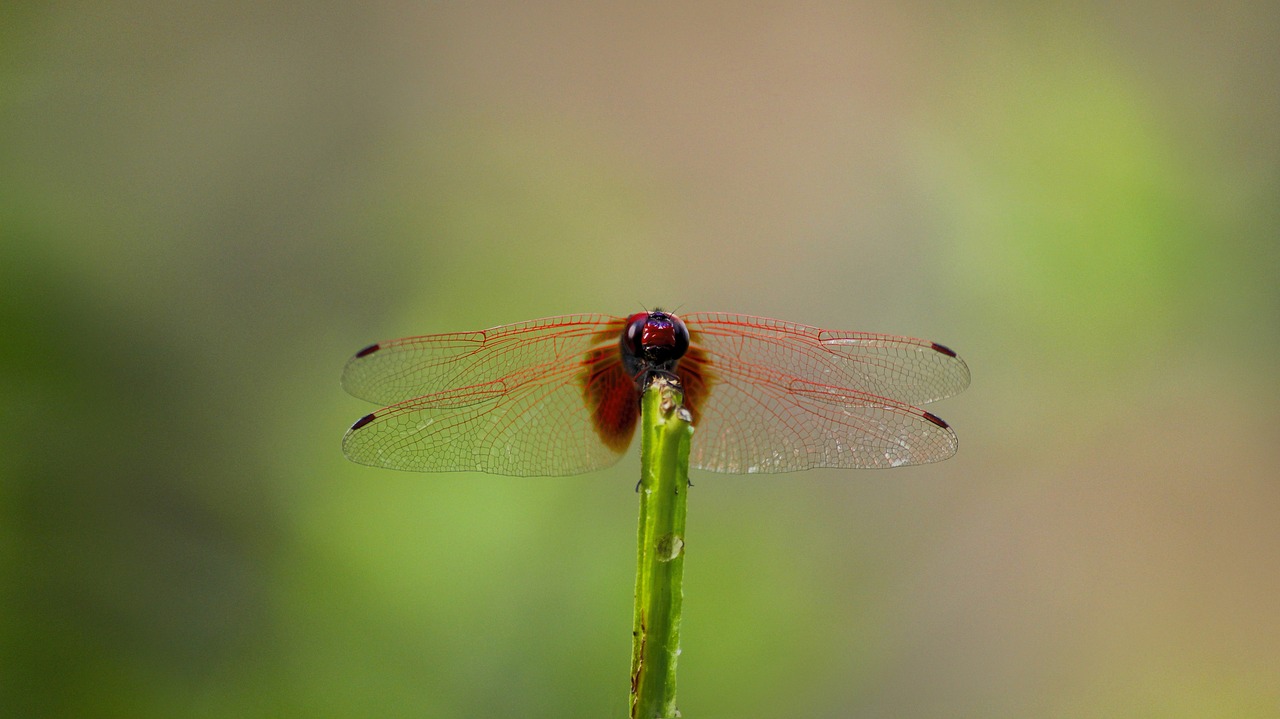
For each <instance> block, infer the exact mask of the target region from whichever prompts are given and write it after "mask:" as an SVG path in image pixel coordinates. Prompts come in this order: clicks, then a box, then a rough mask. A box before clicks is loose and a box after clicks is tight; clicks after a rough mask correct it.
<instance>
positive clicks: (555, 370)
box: [342, 362, 638, 476]
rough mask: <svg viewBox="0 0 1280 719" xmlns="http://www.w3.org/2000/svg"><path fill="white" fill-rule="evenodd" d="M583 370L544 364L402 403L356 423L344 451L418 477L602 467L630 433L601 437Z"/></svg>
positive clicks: (631, 399) (626, 402)
mask: <svg viewBox="0 0 1280 719" xmlns="http://www.w3.org/2000/svg"><path fill="white" fill-rule="evenodd" d="M581 372H583V366H582V364H581V363H576V362H569V363H561V364H558V365H557V364H546V365H543V366H542V367H541V368H540V369H539V370H538V374H537V377H536V378H534V379H528V378H525V377H524V376H523V374H522V375H520V376H517V377H516V379H515V381H514V382H510V383H508V381H505V380H502V379H499V380H494V381H491V382H487V383H484V384H479V385H473V386H470V387H462V388H458V389H451V390H445V391H442V392H437V393H434V394H429V395H426V396H423V397H418V398H416V399H412V400H409V401H407V402H401V403H400V404H396V405H393V406H391V407H387V408H385V409H382V410H379V411H377V412H374V413H372V414H370V415H367V416H365V417H363V418H361V419H360V420H359V421H358V422H356V423H355V425H353V426H352V427H351V429H350V430H348V431H347V434H346V436H345V437H344V438H343V440H342V449H343V452H344V453H346V455H347V457H348V458H350V459H351V460H353V461H355V462H359V463H361V464H368V465H372V466H376V467H387V468H390V469H404V470H413V471H420V472H449V471H477V472H489V473H493V474H506V475H517V476H534V475H542V476H546V475H566V474H578V473H580V472H588V471H591V470H595V469H600V468H602V467H607V466H609V465H611V464H613V463H614V462H616V461H618V458H619V457H621V456H622V454H623V452H625V451H626V448H627V445H628V444H629V443H630V437H631V434H634V432H633V431H632V432H630V433H629V434H626V435H625V438H624V439H619V438H617V437H606V436H603V435H602V434H601V430H599V429H598V428H597V424H596V423H595V422H594V421H593V415H592V412H591V411H589V406H590V401H589V400H588V399H585V398H584V385H583V382H582V381H579V377H584V376H585V375H578V376H575V373H581ZM616 373H617V374H620V373H621V368H620V365H618V369H617V370H616ZM624 377H625V376H624ZM620 387H621V389H622V390H624V391H627V392H629V393H630V394H629V395H627V397H625V398H623V400H622V401H619V402H618V403H616V404H617V406H619V407H621V408H623V410H625V409H626V408H627V407H632V408H633V409H632V410H631V412H632V415H633V416H632V417H631V425H630V426H629V428H630V429H633V428H634V415H635V414H638V403H637V402H636V399H635V391H634V389H633V388H631V387H630V386H629V385H621V386H620ZM624 420H625V418H624Z"/></svg>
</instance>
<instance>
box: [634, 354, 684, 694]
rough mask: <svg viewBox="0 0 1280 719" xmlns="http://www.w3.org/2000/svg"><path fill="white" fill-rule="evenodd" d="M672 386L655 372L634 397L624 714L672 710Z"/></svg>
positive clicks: (677, 437) (677, 454) (680, 515)
mask: <svg viewBox="0 0 1280 719" xmlns="http://www.w3.org/2000/svg"><path fill="white" fill-rule="evenodd" d="M682 399H683V397H682V395H681V393H680V390H679V389H678V387H676V386H674V385H673V384H671V383H670V382H668V381H667V380H665V379H664V378H662V377H656V376H655V378H654V379H653V380H652V381H651V382H650V384H649V386H648V387H647V388H646V389H645V393H644V398H643V400H642V402H641V410H640V416H641V467H640V474H641V477H640V485H639V487H638V490H639V493H640V526H639V530H638V534H639V547H638V550H637V557H636V561H637V567H636V608H635V617H634V622H633V625H632V633H631V636H632V642H631V717H632V719H668V718H670V717H677V716H679V712H677V711H676V658H677V657H678V656H679V654H680V607H681V603H682V600H683V598H684V593H683V590H682V588H681V583H682V581H683V578H684V519H685V499H686V497H687V496H688V492H687V489H688V486H689V438H690V437H691V436H692V435H693V426H692V425H691V424H690V419H691V418H690V416H689V413H688V411H687V410H685V409H684V407H683V405H682V404H681V401H682Z"/></svg>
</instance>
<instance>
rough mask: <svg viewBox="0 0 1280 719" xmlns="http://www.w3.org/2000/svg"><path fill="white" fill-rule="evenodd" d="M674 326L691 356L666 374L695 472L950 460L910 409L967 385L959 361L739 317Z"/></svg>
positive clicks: (901, 343)
mask: <svg viewBox="0 0 1280 719" xmlns="http://www.w3.org/2000/svg"><path fill="white" fill-rule="evenodd" d="M683 319H684V321H685V323H686V324H687V325H688V327H689V332H690V337H691V344H690V349H689V353H688V354H687V355H686V356H685V358H684V359H683V360H681V363H680V366H679V370H678V371H679V374H680V375H681V379H682V381H683V384H684V385H685V394H686V401H687V402H688V403H689V404H691V405H692V408H693V409H694V412H695V418H696V421H697V425H696V427H697V429H696V431H695V433H694V437H693V442H692V445H691V448H690V463H691V464H692V465H693V466H695V467H698V468H700V469H704V470H709V471H714V472H729V473H748V472H792V471H797V470H802V469H811V468H816V467H845V468H876V467H899V466H903V465H909V464H924V463H927V462H936V461H939V460H942V459H946V458H947V457H950V456H952V455H953V454H955V451H956V443H957V441H956V436H955V433H954V432H952V431H951V429H950V428H949V427H948V426H947V425H946V423H945V422H943V421H942V420H941V419H939V418H937V417H936V416H934V415H933V414H931V413H929V412H925V411H924V410H921V409H918V408H916V407H914V406H912V405H916V404H925V403H927V402H932V401H934V400H938V399H942V398H944V397H949V396H951V395H954V394H956V393H958V392H960V391H962V390H964V388H965V387H967V386H968V385H969V369H968V367H967V366H966V365H965V363H964V361H963V360H961V359H960V358H959V357H958V356H956V354H955V353H954V352H952V351H951V350H950V349H948V348H946V347H944V346H942V345H939V344H936V343H933V342H929V341H926V340H919V339H915V338H911V337H898V336H893V335H878V334H872V333H867V332H844V331H832V330H824V329H820V328H817V327H809V326H806V325H798V324H794V323H790V322H782V321H779V320H773V319H767V318H763V317H749V316H744V315H733V314H724V313H697V314H690V315H685V316H684V317H683Z"/></svg>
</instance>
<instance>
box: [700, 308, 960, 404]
mask: <svg viewBox="0 0 1280 719" xmlns="http://www.w3.org/2000/svg"><path fill="white" fill-rule="evenodd" d="M683 319H684V321H685V324H686V325H687V326H688V328H689V333H690V342H691V345H692V346H694V347H700V348H701V349H702V350H703V351H705V352H706V354H707V355H708V359H709V361H710V362H711V363H712V364H713V365H720V366H730V365H732V366H734V367H737V368H741V370H742V373H743V374H744V376H748V377H751V378H759V379H760V380H762V381H766V382H767V381H779V378H780V377H784V376H785V377H789V378H796V379H800V380H803V381H807V382H812V383H815V384H820V385H829V386H838V387H848V388H852V389H856V390H859V391H862V392H866V393H868V394H873V395H876V396H878V397H884V398H886V399H890V400H896V401H897V402H901V403H904V404H908V405H919V404H926V403H928V402H933V401H936V400H939V399H943V398H945V397H950V396H952V395H955V394H958V393H960V392H961V391H963V390H964V389H965V388H966V387H968V386H969V367H968V366H967V365H965V363H964V360H962V359H960V358H959V357H958V356H957V355H956V353H955V352H952V351H951V350H950V349H948V348H947V347H945V346H943V345H940V344H937V343H934V342H929V341H928V340H921V339H915V338H913V337H899V336H896V335H881V334H872V333H869V332H845V331H835V330H824V329H820V328H818V327H810V326H808V325H799V324H795V323H792V322H783V321H781V320H774V319H768V318H765V317H750V316H747V315H735V314H726V313H722V312H700V313H694V314H689V315H685V316H684V317H683ZM784 384H785V383H784Z"/></svg>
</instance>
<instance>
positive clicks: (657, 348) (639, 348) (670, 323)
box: [622, 310, 689, 365]
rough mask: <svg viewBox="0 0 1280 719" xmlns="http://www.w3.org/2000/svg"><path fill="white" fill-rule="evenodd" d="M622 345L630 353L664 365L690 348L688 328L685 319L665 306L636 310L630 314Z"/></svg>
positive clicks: (638, 357) (654, 363) (676, 358)
mask: <svg viewBox="0 0 1280 719" xmlns="http://www.w3.org/2000/svg"><path fill="white" fill-rule="evenodd" d="M622 346H623V349H624V350H626V351H627V352H628V353H630V354H631V356H633V357H635V358H637V359H643V360H644V361H646V362H648V363H650V364H653V365H665V364H667V363H669V362H675V361H676V360H678V359H680V358H681V357H683V356H684V353H685V352H686V351H687V350H688V349H689V328H687V327H685V326H684V321H682V320H681V319H680V318H679V317H676V316H675V315H672V314H667V313H666V312H663V311H662V310H654V311H653V312H637V313H636V314H634V315H631V316H630V317H628V318H627V329H626V331H625V332H623V334H622Z"/></svg>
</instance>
